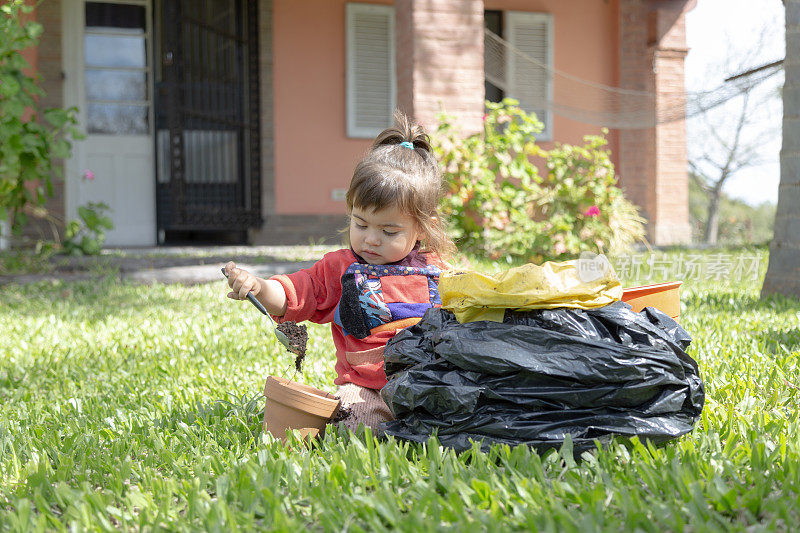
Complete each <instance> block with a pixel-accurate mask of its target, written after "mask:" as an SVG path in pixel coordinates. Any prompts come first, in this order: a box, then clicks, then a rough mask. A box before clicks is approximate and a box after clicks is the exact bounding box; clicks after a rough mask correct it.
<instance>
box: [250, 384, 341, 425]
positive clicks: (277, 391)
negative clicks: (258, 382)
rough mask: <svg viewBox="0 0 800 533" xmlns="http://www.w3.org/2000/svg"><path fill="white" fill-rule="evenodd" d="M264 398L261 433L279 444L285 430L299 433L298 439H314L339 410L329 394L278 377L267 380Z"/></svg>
mask: <svg viewBox="0 0 800 533" xmlns="http://www.w3.org/2000/svg"><path fill="white" fill-rule="evenodd" d="M264 396H266V397H267V405H266V407H265V408H264V429H266V430H267V431H269V432H270V433H272V435H273V436H274V437H276V438H279V439H282V440H284V439H285V438H286V430H287V429H296V430H299V431H300V435H301V437H302V438H306V437H309V438H313V437H316V436H317V435H318V434H319V433H320V432H322V431H323V430H324V429H325V424H327V423H328V421H329V420H330V419H331V417H332V416H333V415H334V414H335V413H336V410H337V409H338V408H339V399H338V398H336V397H334V396H333V394H331V393H329V392H325V391H321V390H319V389H315V388H314V387H309V386H308V385H303V384H302V383H297V382H295V381H291V380H288V379H285V378H281V377H278V376H269V377H267V383H266V385H265V386H264Z"/></svg>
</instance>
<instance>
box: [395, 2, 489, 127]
mask: <svg viewBox="0 0 800 533" xmlns="http://www.w3.org/2000/svg"><path fill="white" fill-rule="evenodd" d="M395 17H396V18H395V33H396V46H397V49H396V50H395V55H396V58H397V59H396V62H397V104H398V107H399V108H400V109H401V110H403V111H404V112H405V113H407V114H409V115H410V116H412V117H414V118H416V119H417V120H418V121H419V122H420V123H422V124H423V125H424V126H425V127H426V128H427V129H428V131H430V130H431V129H432V128H433V127H434V126H435V124H436V115H437V114H438V113H439V112H440V111H441V110H442V109H444V111H446V112H447V113H448V114H450V115H453V116H455V117H456V119H457V121H458V122H459V124H460V126H461V127H462V129H463V130H464V132H465V133H471V132H475V131H478V130H479V129H480V128H481V127H482V120H481V119H482V117H483V113H484V106H483V102H484V85H483V78H484V72H483V0H426V1H425V2H420V1H414V0H397V2H395Z"/></svg>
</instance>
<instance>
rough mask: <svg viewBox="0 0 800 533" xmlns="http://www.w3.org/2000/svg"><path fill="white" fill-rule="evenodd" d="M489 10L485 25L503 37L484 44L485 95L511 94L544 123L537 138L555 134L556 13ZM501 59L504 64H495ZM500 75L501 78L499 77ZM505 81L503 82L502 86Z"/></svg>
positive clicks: (495, 97) (490, 97)
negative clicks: (503, 42)
mask: <svg viewBox="0 0 800 533" xmlns="http://www.w3.org/2000/svg"><path fill="white" fill-rule="evenodd" d="M503 15H504V16H501V13H500V12H499V11H487V12H486V13H485V15H484V20H485V25H486V28H487V29H489V30H490V31H492V32H493V33H495V34H496V35H498V36H499V37H501V38H503V39H504V40H505V42H506V43H507V44H504V45H500V44H498V43H497V42H496V41H492V40H489V39H488V38H487V43H486V47H485V64H486V67H485V68H486V71H487V81H486V99H487V100H490V101H493V102H499V101H500V100H502V99H503V97H505V96H508V97H510V98H515V99H517V100H519V102H520V107H522V109H524V110H525V111H527V112H529V113H531V112H533V113H536V116H537V117H538V118H539V120H541V121H542V122H543V123H544V130H543V131H542V133H541V134H539V137H538V139H539V140H542V141H547V140H551V139H552V138H553V117H552V111H551V110H550V107H549V104H550V102H552V100H553V75H552V71H553V17H552V15H550V14H547V13H528V12H522V11H506V12H505V13H504V14H503ZM497 62H500V63H502V64H496V63H497ZM490 77H491V78H492V81H489V80H488V78H490ZM498 78H500V79H498ZM501 85H502V86H501Z"/></svg>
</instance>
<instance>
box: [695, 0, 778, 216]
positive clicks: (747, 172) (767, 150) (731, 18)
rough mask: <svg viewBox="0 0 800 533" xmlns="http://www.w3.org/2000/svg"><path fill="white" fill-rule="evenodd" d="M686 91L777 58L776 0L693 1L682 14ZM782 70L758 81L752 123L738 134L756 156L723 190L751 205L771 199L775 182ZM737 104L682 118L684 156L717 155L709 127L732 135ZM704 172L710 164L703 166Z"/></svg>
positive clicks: (703, 87) (711, 85) (775, 191)
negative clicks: (686, 51)
mask: <svg viewBox="0 0 800 533" xmlns="http://www.w3.org/2000/svg"><path fill="white" fill-rule="evenodd" d="M686 40H687V45H688V46H689V49H690V50H689V54H688V55H687V57H686V64H685V68H686V90H687V91H688V92H690V93H691V92H695V91H704V90H709V89H713V88H716V87H720V86H722V85H724V83H725V82H724V79H725V78H726V77H727V76H730V75H732V74H736V73H737V72H741V71H744V70H748V68H753V67H757V66H760V65H763V64H766V63H769V62H772V61H776V60H779V59H783V57H784V54H785V41H784V8H783V4H782V3H781V0H698V2H697V6H696V7H695V8H694V9H693V10H692V11H690V12H689V13H688V14H687V15H686ZM782 80H783V76H782V74H780V75H778V76H774V77H773V78H772V79H771V80H769V81H768V82H765V83H764V84H762V86H760V87H759V88H758V89H757V90H756V92H755V94H754V96H753V97H752V98H751V101H753V100H756V101H758V105H756V106H753V105H751V109H752V112H749V116H750V117H751V118H752V124H750V125H748V127H747V131H746V132H745V135H744V136H743V138H744V139H745V140H746V144H747V145H749V146H752V147H754V148H755V149H756V152H757V153H758V157H757V158H752V159H749V161H757V163H756V164H754V165H753V166H750V167H747V168H744V169H742V170H741V171H740V172H738V173H737V174H736V175H734V176H732V177H731V178H729V180H728V181H727V182H726V185H725V187H724V188H723V190H724V191H725V192H726V193H727V194H728V195H729V196H732V197H734V198H739V199H742V200H744V201H746V202H747V203H749V204H751V205H757V204H759V203H762V202H771V203H776V202H777V199H778V182H779V181H780V165H779V154H780V147H781V134H780V126H781V121H782V109H781V102H780V98H779V96H777V94H778V93H777V88H778V87H779V86H780V85H781V83H782ZM740 109H741V100H740V99H737V100H732V101H730V102H728V103H727V104H725V105H724V106H720V108H717V109H716V110H714V111H713V112H711V113H709V115H708V119H707V120H706V119H704V118H703V117H694V118H690V119H689V120H688V121H687V140H688V143H689V147H688V149H689V156H690V158H691V157H692V155H693V154H695V155H696V156H699V155H701V154H702V153H706V154H710V155H711V156H712V158H720V157H721V156H722V155H723V154H722V152H723V149H722V148H720V147H719V146H718V145H715V144H714V143H712V142H709V141H708V139H710V138H711V137H710V136H709V135H708V129H707V128H709V127H711V128H715V129H716V131H717V132H718V133H719V135H720V137H721V138H722V139H728V140H730V139H732V132H733V130H734V129H735V128H734V121H733V120H732V119H733V118H736V117H737V116H738V114H739V112H740ZM706 169H707V170H708V171H709V172H710V171H711V169H710V167H706Z"/></svg>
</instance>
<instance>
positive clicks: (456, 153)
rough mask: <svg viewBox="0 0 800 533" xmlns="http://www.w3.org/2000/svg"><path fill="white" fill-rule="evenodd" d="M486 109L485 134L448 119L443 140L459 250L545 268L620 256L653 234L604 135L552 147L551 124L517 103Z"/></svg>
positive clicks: (441, 154)
mask: <svg viewBox="0 0 800 533" xmlns="http://www.w3.org/2000/svg"><path fill="white" fill-rule="evenodd" d="M486 107H487V109H488V113H487V114H486V115H485V117H484V128H483V131H482V132H479V133H477V134H474V135H470V136H468V137H466V138H462V137H461V136H459V133H458V131H457V129H456V127H455V126H454V124H453V121H452V118H451V117H448V116H447V115H440V116H439V126H438V128H437V130H436V134H435V138H434V141H435V142H434V144H435V146H434V151H435V153H436V155H437V157H438V158H439V161H440V162H441V164H442V170H443V174H444V178H445V182H446V194H445V198H444V200H443V202H442V212H443V214H444V215H445V216H446V217H447V218H448V220H449V222H450V226H451V236H452V237H453V239H454V240H455V241H456V243H457V244H458V246H459V249H460V250H462V251H464V252H469V253H474V254H477V255H480V256H483V257H488V258H492V259H495V258H498V257H501V256H503V257H506V258H507V259H509V260H515V259H522V260H526V261H534V262H540V261H542V260H544V259H554V258H558V259H567V258H570V257H575V256H577V255H578V254H580V253H581V252H583V251H593V252H604V253H619V252H621V251H624V250H625V249H626V248H627V247H628V246H629V245H630V244H631V243H633V242H635V241H636V240H640V239H643V238H644V220H643V219H642V218H641V217H639V215H638V212H637V210H636V208H635V207H634V206H633V205H632V204H631V203H630V202H628V201H627V200H625V198H624V197H623V195H622V191H621V190H620V189H619V188H618V187H617V186H616V182H617V179H616V176H615V174H614V166H613V164H612V163H611V160H610V158H609V152H608V150H606V149H605V146H606V140H605V137H604V136H603V135H588V136H586V137H584V143H585V144H584V145H583V146H572V145H568V144H558V145H556V147H555V148H553V149H552V150H549V151H545V150H543V149H542V148H541V147H540V146H538V145H537V144H536V143H535V141H536V138H535V136H536V135H537V134H538V133H540V132H541V131H542V123H541V122H539V121H538V120H537V119H536V116H535V115H533V114H528V113H526V112H525V111H523V110H521V109H520V108H519V107H518V106H517V102H516V101H515V100H512V99H508V98H507V99H505V100H503V102H501V103H492V102H487V103H486ZM604 133H605V131H604ZM537 163H538V165H537ZM540 168H543V169H546V174H545V175H542V174H541V173H540Z"/></svg>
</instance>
